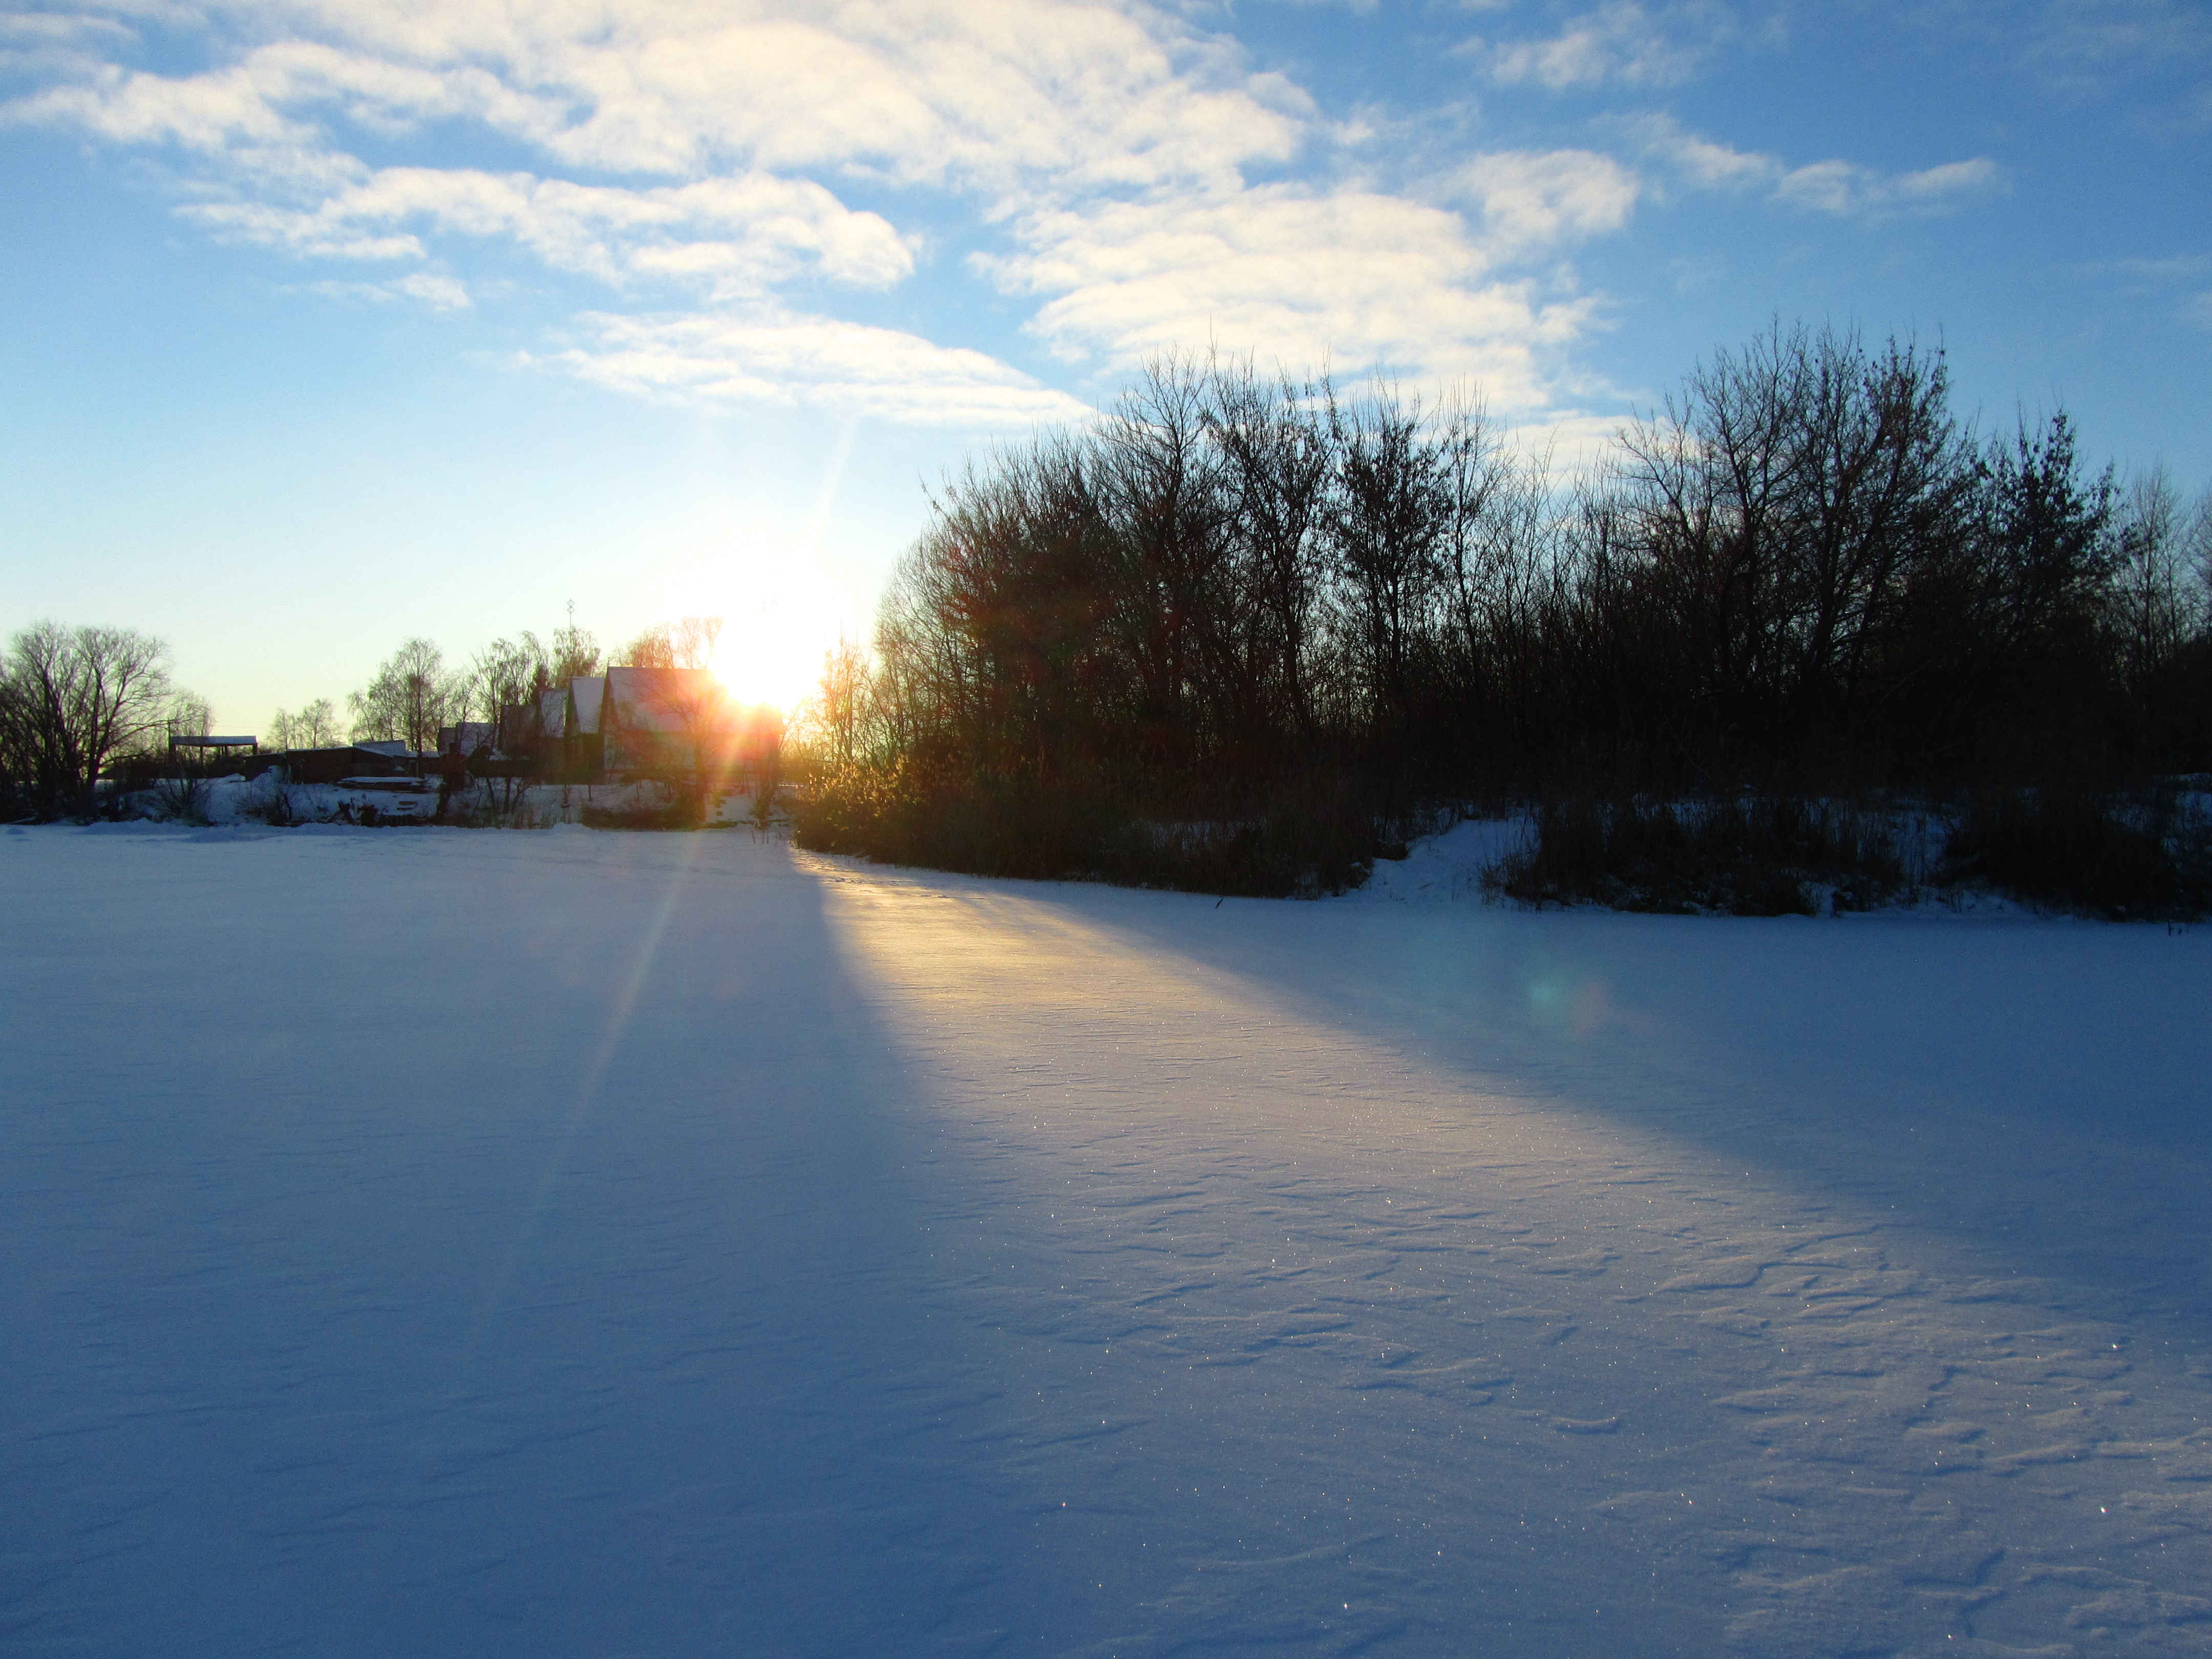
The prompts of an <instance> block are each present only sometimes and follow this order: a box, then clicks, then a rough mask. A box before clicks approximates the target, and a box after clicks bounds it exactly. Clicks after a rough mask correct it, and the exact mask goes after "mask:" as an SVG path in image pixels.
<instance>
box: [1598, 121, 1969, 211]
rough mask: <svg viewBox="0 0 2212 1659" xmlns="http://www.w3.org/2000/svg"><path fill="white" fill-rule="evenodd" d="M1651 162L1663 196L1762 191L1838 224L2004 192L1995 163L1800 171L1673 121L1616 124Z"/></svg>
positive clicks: (1950, 206)
mask: <svg viewBox="0 0 2212 1659" xmlns="http://www.w3.org/2000/svg"><path fill="white" fill-rule="evenodd" d="M1609 125H1610V126H1611V127H1612V129H1613V131H1619V132H1620V133H1621V134H1622V135H1623V136H1624V137H1626V139H1627V140H1628V141H1629V142H1630V143H1633V144H1634V145H1635V146H1637V148H1638V149H1640V150H1641V151H1642V154H1643V158H1644V163H1645V165H1646V166H1647V167H1650V169H1651V171H1652V173H1653V177H1654V180H1655V182H1656V185H1657V186H1658V187H1659V188H1660V189H1661V190H1662V191H1665V190H1666V189H1668V187H1670V186H1671V187H1673V188H1674V189H1680V190H1715V191H1760V192H1761V193H1763V194H1764V195H1765V196H1766V197H1767V198H1768V199H1769V200H1771V201H1775V202H1779V203H1781V204H1784V205H1786V206H1789V207H1793V208H1797V209H1801V210H1805V211H1807V212H1812V213H1826V214H1829V215H1832V216H1835V217H1837V218H1849V219H1886V218H1894V217H1896V216H1900V215H1917V216H1928V215H1933V214H1942V213H1950V212H1955V211H1956V210H1958V209H1959V208H1960V207H1961V206H1963V205H1965V204H1966V203H1968V202H1969V201H1971V200H1972V199H1973V198H1974V197H1980V196H1987V195H1989V194H1990V193H1992V192H1994V191H2000V190H2002V189H2003V188H2004V185H2005V180H2004V175H2003V173H2002V170H2001V169H2000V168H1999V167H1997V165H1996V162H1994V161H1990V160H1989V159H1988V158H1987V157H1984V156H1977V157H1975V158H1973V159H1972V160H1970V161H1947V162H1944V163H1943V164H1942V165H1941V166H1938V167H1928V168H1925V169H1923V170H1922V171H1920V172H1917V173H1883V172H1881V171H1880V170H1879V169H1878V168H1875V167H1862V166H1861V165H1859V164H1858V163H1857V162H1856V161H1814V162H1812V163H1810V164H1809V165H1808V166H1805V167H1791V166H1790V165H1789V163H1787V162H1786V161H1784V160H1783V159H1782V158H1781V157H1779V156H1777V155H1763V154H1759V153H1758V152H1755V151H1746V150H1739V149H1729V147H1728V146H1727V145H1725V144H1720V143H1714V142H1713V141H1712V140H1711V139H1708V138H1702V137H1699V136H1698V135H1696V134H1695V133H1692V132H1687V131H1684V130H1683V129H1682V128H1681V127H1680V126H1679V125H1676V123H1675V122H1674V120H1673V118H1670V117H1668V116H1664V115H1653V116H1644V117H1642V118H1637V119H1634V120H1629V121H1618V122H1613V123H1611V124H1609Z"/></svg>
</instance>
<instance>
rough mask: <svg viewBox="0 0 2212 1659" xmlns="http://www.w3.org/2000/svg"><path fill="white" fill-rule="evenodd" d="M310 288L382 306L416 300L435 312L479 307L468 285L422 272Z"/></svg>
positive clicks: (450, 278) (338, 298) (453, 279)
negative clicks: (399, 301) (388, 278)
mask: <svg viewBox="0 0 2212 1659" xmlns="http://www.w3.org/2000/svg"><path fill="white" fill-rule="evenodd" d="M307 287H308V289H309V290H310V291H311V292H313V293H316V294H324V295H329V296H330V297H331V299H334V300H366V301H370V302H372V303H374V304H379V305H383V304H389V303H390V302H391V301H395V300H413V301H417V302H419V303H421V304H422V305H426V306H428V307H430V309H431V310H433V311H467V310H470V309H471V308H472V307H474V306H475V304H476V301H475V300H474V298H473V297H472V296H471V295H470V293H469V290H468V286H467V284H466V283H462V282H461V281H459V279H458V278H455V277H452V276H433V275H432V274H431V273H429V272H428V271H422V270H418V271H414V272H411V273H410V274H409V275H407V276H395V277H394V278H392V280H391V281H390V282H388V283H343V282H326V283H309V284H307Z"/></svg>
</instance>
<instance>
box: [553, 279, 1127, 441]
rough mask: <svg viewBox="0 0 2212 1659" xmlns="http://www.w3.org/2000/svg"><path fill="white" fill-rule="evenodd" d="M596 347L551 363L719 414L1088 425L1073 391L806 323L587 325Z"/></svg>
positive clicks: (593, 320) (592, 319)
mask: <svg viewBox="0 0 2212 1659" xmlns="http://www.w3.org/2000/svg"><path fill="white" fill-rule="evenodd" d="M580 320H581V321H582V323H583V324H584V325H586V327H587V328H589V329H590V330H592V336H593V337H592V342H591V343H590V344H588V345H586V346H580V347H577V348H574V349H570V350H568V351H564V352H561V353H557V354H555V355H554V356H551V357H550V359H548V360H547V361H550V362H556V363H557V364H559V365H560V366H561V367H562V368H566V369H568V371H570V372H572V373H574V374H577V375H579V376H580V377H581V378H583V379H585V380H591V381H594V382H596V383H598V384H599V385H602V386H612V387H615V388H617V389H619V390H621V391H623V392H633V393H638V394H641V395H645V396H648V397H661V398H681V399H683V400H684V401H687V402H703V403H708V404H748V405H757V404H769V405H776V404H799V403H804V404H813V405H816V406H818V407H822V408H825V409H829V410H835V411H837V412H839V413H842V414H848V415H869V416H876V417H878V418H879V419H884V420H891V421H899V422H908V423H910V424H915V425H927V426H953V427H969V428H979V429H986V430H1005V429H1006V428H1019V427H1029V426H1040V425H1046V424H1050V423H1053V422H1065V421H1073V420H1078V419H1080V418H1081V417H1082V416H1084V415H1085V414H1086V413H1087V412H1088V411H1087V410H1085V407H1084V405H1083V404H1079V403H1078V402H1077V401H1076V400H1075V399H1074V398H1070V397H1068V396H1067V395H1066V393H1064V392H1054V391H1053V390H1051V389H1050V388H1049V387H1046V386H1040V385H1038V383H1037V382H1036V381H1035V380H1031V379H1030V377H1029V376H1028V375H1026V374H1021V373H1019V372H1018V370H1015V369H1012V368H1008V367H1007V366H1006V364H1004V363H1002V362H999V361H998V360H997V359H996V358H994V357H991V356H986V355H985V354H984V353H982V352H980V351H968V350H963V349H957V348H947V347H945V346H940V345H937V344H934V343H932V342H930V341H928V340H925V339H922V338H921V337H919V336H917V335H913V334H905V333H900V332H898V331H895V330H891V329H884V328H873V327H869V326H867V325H863V324H859V323H848V322H842V321H839V320H837V319H834V318H829V317H812V316H803V315H799V314H796V313H787V312H781V311H778V310H775V309H773V308H770V309H766V310H763V311H762V312H760V313H757V314H751V315H738V314H722V315H714V316H697V315H677V316H657V317H627V316H617V315H614V314H611V313H593V314H590V315H587V316H586V317H584V318H583V319H580Z"/></svg>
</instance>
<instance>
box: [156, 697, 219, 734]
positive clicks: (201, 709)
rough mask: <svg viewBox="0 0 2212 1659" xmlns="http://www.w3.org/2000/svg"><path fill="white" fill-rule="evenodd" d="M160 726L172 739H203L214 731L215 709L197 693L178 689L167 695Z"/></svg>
mask: <svg viewBox="0 0 2212 1659" xmlns="http://www.w3.org/2000/svg"><path fill="white" fill-rule="evenodd" d="M161 724H162V726H164V727H165V728H166V729H167V733H168V735H169V736H170V737H172V738H204V737H205V736H207V734H208V733H209V732H212V731H213V730H215V709H214V708H212V707H211V706H210V704H209V702H208V700H207V699H206V698H205V697H203V696H200V694H199V693H198V692H197V691H186V690H182V689H181V688H179V690H175V691H172V692H171V693H170V694H169V707H168V710H167V713H166V714H164V716H163V717H162V720H161Z"/></svg>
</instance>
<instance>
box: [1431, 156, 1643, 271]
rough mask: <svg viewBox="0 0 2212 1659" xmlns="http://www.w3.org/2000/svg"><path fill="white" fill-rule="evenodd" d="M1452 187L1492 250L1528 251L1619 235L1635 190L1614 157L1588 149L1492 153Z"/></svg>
mask: <svg viewBox="0 0 2212 1659" xmlns="http://www.w3.org/2000/svg"><path fill="white" fill-rule="evenodd" d="M1455 184H1456V185H1457V187H1458V190H1459V191H1460V193H1462V194H1463V195H1464V196H1466V197H1468V199H1470V200H1472V201H1473V202H1474V204H1476V205H1477V206H1478V207H1479V208H1480V210H1481V213H1482V217H1483V224H1484V228H1486V230H1487V231H1488V232H1489V233H1490V235H1491V238H1492V241H1493V243H1494V244H1495V245H1498V246H1503V247H1507V248H1513V249H1531V250H1533V249H1541V248H1547V247H1550V246H1553V245H1555V244H1558V243H1561V242H1565V241H1569V240H1579V239H1581V238H1583V237H1587V236H1598V235H1603V234H1607V233H1608V232H1611V231H1616V230H1619V229H1620V228H1622V227H1623V226H1624V225H1626V223H1627V222H1628V216H1629V215H1630V213H1631V212H1632V210H1634V208H1635V206H1636V198H1637V196H1638V191H1639V188H1640V186H1639V184H1638V179H1637V177H1636V175H1635V174H1634V173H1631V172H1630V171H1629V170H1628V169H1627V168H1626V167H1623V166H1621V164H1620V162H1618V161H1614V160H1613V157H1611V156H1610V155H1599V154H1598V153H1597V152H1596V151H1595V150H1587V149H1557V150H1542V151H1539V150H1501V151H1494V152H1492V153H1491V154H1488V155H1478V156H1476V157H1475V158H1474V161H1470V162H1469V163H1468V165H1467V166H1466V167H1464V168H1463V169H1462V170H1461V172H1460V173H1459V176H1458V178H1457V179H1456V180H1455Z"/></svg>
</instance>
